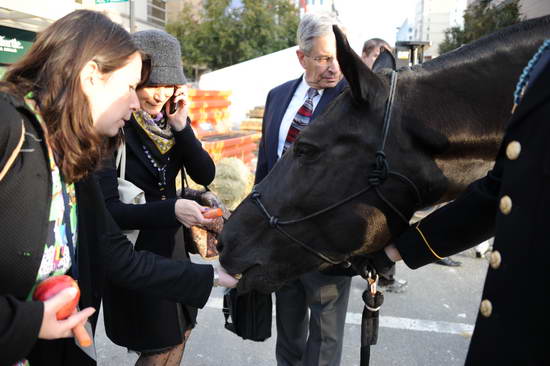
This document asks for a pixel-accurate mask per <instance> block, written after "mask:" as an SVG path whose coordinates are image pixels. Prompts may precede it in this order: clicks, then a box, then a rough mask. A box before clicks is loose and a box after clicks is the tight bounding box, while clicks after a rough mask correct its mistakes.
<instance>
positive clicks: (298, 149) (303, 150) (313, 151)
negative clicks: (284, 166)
mask: <svg viewBox="0 0 550 366" xmlns="http://www.w3.org/2000/svg"><path fill="white" fill-rule="evenodd" d="M318 152H319V148H318V147H317V146H315V145H311V144H308V143H305V142H297V143H295V144H294V155H295V156H296V157H298V158H300V157H305V158H309V159H313V158H314V157H315V156H317V153H318Z"/></svg>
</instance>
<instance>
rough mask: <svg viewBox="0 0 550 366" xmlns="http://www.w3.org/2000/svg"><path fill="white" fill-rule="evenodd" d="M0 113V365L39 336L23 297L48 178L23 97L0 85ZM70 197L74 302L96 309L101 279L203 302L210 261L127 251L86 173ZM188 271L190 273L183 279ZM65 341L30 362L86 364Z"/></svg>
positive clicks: (41, 230) (41, 242) (39, 244)
mask: <svg viewBox="0 0 550 366" xmlns="http://www.w3.org/2000/svg"><path fill="white" fill-rule="evenodd" d="M16 108H17V109H16ZM0 115H1V116H2V123H0V207H2V209H1V211H0V252H1V253H2V254H1V255H0V365H2V366H4V365H12V364H14V363H15V362H17V361H18V360H20V359H22V358H25V357H27V356H28V355H29V353H31V351H33V352H34V351H35V350H36V346H37V344H42V345H43V343H46V342H42V341H40V342H38V343H37V337H38V331H39V330H40V326H41V322H42V315H43V305H42V303H41V302H34V301H31V302H25V299H26V298H27V295H28V294H29V292H30V291H31V289H32V287H33V285H34V283H35V281H36V277H37V273H38V268H39V266H40V263H41V260H42V255H43V252H44V246H45V243H46V234H47V233H46V229H47V227H48V225H47V221H48V217H49V213H50V204H51V192H52V180H51V172H50V170H49V160H48V155H47V150H46V147H45V144H44V143H43V141H44V134H43V132H42V130H41V128H40V126H39V123H38V121H37V120H36V119H35V118H34V116H33V115H32V113H30V111H28V109H26V108H25V107H24V104H23V102H22V100H20V99H17V98H13V97H11V96H9V95H6V94H2V93H0ZM76 199H77V218H78V229H77V230H78V242H77V258H78V267H79V274H80V277H79V281H78V282H79V286H80V289H81V297H80V304H79V305H80V307H81V308H85V307H88V306H93V307H95V308H96V309H97V310H98V312H99V306H100V301H101V297H102V294H103V288H104V283H105V280H109V281H110V282H112V283H115V284H116V285H117V286H120V287H125V288H130V289H134V290H136V291H141V292H144V293H147V294H148V295H150V296H157V297H162V298H166V299H170V300H172V301H181V302H184V303H187V304H192V305H193V306H196V307H202V306H204V304H205V303H206V301H207V300H208V297H209V295H210V291H211V288H210V286H211V284H212V279H213V271H212V268H211V267H210V266H203V265H198V264H192V263H189V262H183V261H172V260H168V259H165V258H163V257H161V256H157V255H154V254H152V253H149V252H146V251H142V252H136V251H134V250H133V248H132V244H131V243H130V242H128V240H127V239H126V237H125V236H124V235H123V234H122V233H121V232H120V229H119V228H118V226H117V225H116V224H115V222H114V220H113V219H112V217H111V215H110V214H109V213H108V211H107V209H106V208H105V203H104V200H103V196H102V194H101V190H100V188H99V185H98V183H97V181H96V179H95V178H94V177H93V175H92V176H89V177H88V178H86V179H83V180H82V181H79V182H77V183H76ZM189 278H194V279H196V281H193V282H192V283H189V281H188V279H189ZM204 283H210V286H208V287H206V286H204V285H203V284H204ZM98 312H96V314H94V319H93V323H94V324H95V320H96V319H97V314H98ZM68 344H71V342H68ZM72 344H73V346H72V348H73V350H72V351H71V352H70V353H71V356H70V357H68V358H66V359H65V362H64V363H59V362H54V361H53V360H52V359H41V357H40V356H38V355H35V357H37V358H38V359H36V358H35V357H33V362H32V363H31V364H32V365H33V366H39V365H48V366H57V365H60V364H62V365H85V364H91V362H89V359H88V361H85V360H86V357H87V356H85V355H83V353H82V352H81V351H79V350H77V349H76V346H74V342H72ZM34 353H35V352H34Z"/></svg>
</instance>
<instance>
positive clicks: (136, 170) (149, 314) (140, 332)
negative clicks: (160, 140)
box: [98, 117, 215, 351]
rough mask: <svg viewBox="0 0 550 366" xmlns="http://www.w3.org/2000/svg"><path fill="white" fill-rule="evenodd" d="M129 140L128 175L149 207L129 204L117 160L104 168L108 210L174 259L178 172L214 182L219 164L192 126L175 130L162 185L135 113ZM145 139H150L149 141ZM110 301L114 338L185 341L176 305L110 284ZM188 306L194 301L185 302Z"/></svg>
mask: <svg viewBox="0 0 550 366" xmlns="http://www.w3.org/2000/svg"><path fill="white" fill-rule="evenodd" d="M124 136H125V141H126V173H125V179H126V180H129V181H131V182H132V183H134V184H135V185H136V186H138V187H140V188H141V189H142V190H143V191H144V192H145V200H146V203H145V204H144V205H139V206H138V205H132V204H124V203H122V202H121V201H120V199H119V195H118V183H117V171H116V169H115V165H114V161H113V160H111V161H110V162H109V163H108V165H109V166H108V167H106V168H105V169H102V170H101V171H99V172H98V176H99V178H100V179H99V181H100V185H101V188H102V190H103V194H104V196H105V202H106V204H107V208H108V209H109V211H110V212H111V214H112V215H113V218H114V219H115V221H116V222H117V223H118V224H119V226H120V227H121V228H122V229H123V230H128V229H140V232H139V236H138V239H137V241H136V247H135V248H136V250H138V251H141V250H147V251H151V252H153V253H156V254H159V255H162V256H164V257H168V258H169V257H171V256H172V252H173V250H174V234H176V232H177V230H178V229H179V228H180V227H181V226H182V225H181V223H180V222H179V221H178V220H177V219H176V215H175V210H174V205H175V203H176V200H177V198H178V197H177V196H176V176H177V174H178V172H179V171H180V170H181V168H182V167H183V166H185V168H186V171H187V173H188V174H189V176H190V177H191V178H192V179H193V180H194V181H195V182H196V183H199V184H202V185H208V184H210V183H211V182H212V180H213V179H214V175H215V166H214V163H213V161H212V159H211V158H210V156H209V155H208V153H207V152H206V151H205V150H204V149H203V148H202V145H201V143H200V141H198V140H197V138H196V137H195V135H194V133H193V130H192V129H191V127H190V126H187V127H186V128H184V129H183V130H182V131H179V132H174V138H175V141H176V143H175V145H174V146H173V147H172V149H171V150H170V151H169V152H167V153H166V154H168V155H169V156H170V162H169V164H168V167H167V170H166V182H167V186H166V187H165V188H164V189H162V190H161V189H160V188H159V184H158V183H159V178H158V171H157V170H156V169H155V168H154V167H153V165H152V164H151V162H150V161H149V160H148V158H147V155H146V154H145V152H144V150H143V146H142V145H143V143H144V141H146V142H147V143H150V141H149V140H148V139H147V138H146V137H145V135H144V133H143V131H142V130H141V127H140V126H139V125H138V124H137V122H136V121H135V119H134V118H133V117H132V119H131V120H130V122H129V123H127V124H126V126H125V127H124ZM144 138H145V140H144ZM191 281H193V282H196V283H195V286H200V287H202V288H203V289H208V288H210V287H211V286H212V283H211V282H210V281H208V280H206V281H202V282H200V281H199V280H198V279H195V278H193V277H190V278H188V279H187V280H186V283H189V282H191ZM103 304H104V314H105V327H106V331H107V335H108V336H109V338H110V339H111V340H112V341H113V342H115V343H116V344H118V345H121V346H125V347H128V348H130V349H133V350H137V351H145V350H153V349H161V348H165V347H170V346H174V345H177V344H180V343H181V342H182V332H181V331H180V326H179V323H178V313H177V308H176V303H174V302H171V301H167V300H163V299H159V298H156V297H151V296H147V295H145V294H141V293H138V292H136V291H133V290H129V289H123V288H120V286H115V285H112V286H108V287H107V290H106V293H105V299H104V301H103ZM183 304H185V305H193V304H191V303H186V302H183ZM185 316H186V320H187V322H191V323H194V321H195V317H196V310H195V309H190V308H187V309H186V311H185Z"/></svg>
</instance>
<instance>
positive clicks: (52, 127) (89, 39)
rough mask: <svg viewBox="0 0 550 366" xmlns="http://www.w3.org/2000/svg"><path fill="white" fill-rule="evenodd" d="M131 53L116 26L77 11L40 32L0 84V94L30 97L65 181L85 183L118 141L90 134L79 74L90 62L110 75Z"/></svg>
mask: <svg viewBox="0 0 550 366" xmlns="http://www.w3.org/2000/svg"><path fill="white" fill-rule="evenodd" d="M135 52H138V49H137V47H136V46H135V44H134V43H133V42H132V39H131V37H130V34H129V33H128V32H127V31H126V30H124V28H122V27H121V26H120V25H118V24H116V23H114V22H112V21H111V20H110V19H109V18H108V17H107V16H105V15H103V14H100V13H98V12H94V11H90V10H77V11H74V12H72V13H70V14H68V15H66V16H64V17H63V18H61V19H59V20H57V21H56V22H54V23H53V24H52V25H50V26H49V27H48V28H46V29H45V30H44V31H43V32H41V33H40V34H39V35H38V36H37V38H36V42H35V43H34V44H33V46H32V47H31V49H30V50H29V52H28V53H27V54H26V55H25V56H24V57H23V58H22V59H21V60H19V61H18V62H17V63H15V64H14V65H12V66H11V68H10V69H9V70H8V72H7V73H6V75H5V76H4V81H2V82H0V90H3V91H6V92H9V93H12V94H15V95H17V96H20V97H24V96H26V95H27V93H29V92H32V93H33V97H32V98H33V100H34V101H35V102H36V104H37V106H38V108H39V110H40V114H41V116H42V118H43V120H44V123H45V124H46V126H45V128H46V130H47V131H46V133H47V137H48V142H49V143H50V146H51V147H52V150H53V151H54V154H55V158H56V162H57V164H58V165H59V167H60V169H61V171H62V173H63V177H64V179H65V180H66V181H68V182H74V181H78V180H80V179H82V178H84V177H86V176H87V175H88V174H90V173H91V172H92V171H93V170H94V169H95V168H96V167H97V166H98V165H99V163H100V161H101V160H102V159H103V158H104V157H105V156H106V154H107V153H108V152H110V151H112V150H113V149H114V148H115V146H117V145H118V143H119V141H120V138H119V137H114V138H105V137H103V136H101V135H99V134H98V133H97V132H96V130H95V129H94V127H93V120H92V114H91V111H90V106H89V103H88V98H87V97H86V95H85V94H84V92H83V90H82V87H81V84H80V71H81V70H82V69H83V67H84V66H85V65H86V63H87V62H88V61H90V60H93V61H95V62H96V63H97V65H98V67H99V70H100V72H102V73H110V72H113V71H115V70H117V69H119V68H121V67H123V66H124V65H126V64H127V63H128V62H129V58H130V56H131V55H133V54H134V53H135ZM146 74H147V71H145V73H144V76H147V75H146Z"/></svg>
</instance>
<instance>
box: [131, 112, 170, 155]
mask: <svg viewBox="0 0 550 366" xmlns="http://www.w3.org/2000/svg"><path fill="white" fill-rule="evenodd" d="M133 115H134V118H135V120H136V122H137V123H138V125H140V127H141V128H142V129H143V131H144V132H145V133H146V134H147V137H149V139H150V140H151V141H152V142H153V143H154V145H155V146H156V148H157V149H158V151H159V152H160V153H161V154H162V155H164V154H166V153H167V152H168V151H170V149H171V148H172V147H173V146H174V144H175V142H176V141H175V139H174V135H173V134H172V128H171V127H170V125H169V124H168V123H167V121H166V118H164V117H163V116H162V117H161V118H159V119H158V120H157V119H155V118H153V117H152V116H151V115H150V114H149V113H147V112H145V111H137V112H134V113H133Z"/></svg>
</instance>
